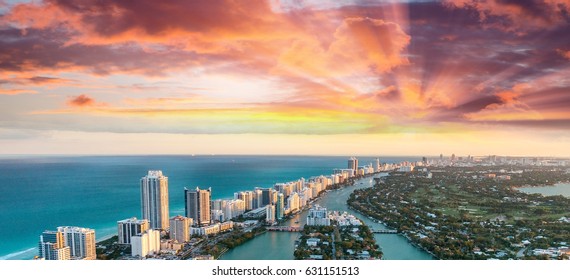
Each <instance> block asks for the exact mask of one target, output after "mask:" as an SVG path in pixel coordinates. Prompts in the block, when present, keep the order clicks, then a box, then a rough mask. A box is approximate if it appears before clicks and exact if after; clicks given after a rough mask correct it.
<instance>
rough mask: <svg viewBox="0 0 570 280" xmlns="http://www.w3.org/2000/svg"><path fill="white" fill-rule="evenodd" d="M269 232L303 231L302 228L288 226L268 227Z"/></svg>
mask: <svg viewBox="0 0 570 280" xmlns="http://www.w3.org/2000/svg"><path fill="white" fill-rule="evenodd" d="M267 230H268V231H289V232H299V231H301V227H287V226H281V227H279V226H274V227H267Z"/></svg>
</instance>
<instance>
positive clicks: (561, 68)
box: [0, 0, 570, 157]
mask: <svg viewBox="0 0 570 280" xmlns="http://www.w3.org/2000/svg"><path fill="white" fill-rule="evenodd" d="M569 34H570V0H521V1H515V0H445V1H365V0H363V1H356V0H353V1H350V0H343V1H317V0H306V1H303V0H282V1H279V0H267V1H261V0H253V1H235V0H207V1H185V0H166V1H143V0H139V1H121V0H73V1H72V0H43V1H42V0H37V1H13V0H0V154H295V155H301V154H307V155H421V156H423V155H439V154H440V153H443V154H445V155H450V154H451V153H455V154H457V155H488V154H497V155H512V156H559V157H570V145H569V144H568V143H570V110H569V109H570V36H569Z"/></svg>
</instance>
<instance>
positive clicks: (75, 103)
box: [66, 94, 96, 107]
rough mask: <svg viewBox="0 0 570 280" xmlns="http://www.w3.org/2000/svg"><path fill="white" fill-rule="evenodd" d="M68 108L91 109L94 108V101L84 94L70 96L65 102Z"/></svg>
mask: <svg viewBox="0 0 570 280" xmlns="http://www.w3.org/2000/svg"><path fill="white" fill-rule="evenodd" d="M66 104H67V105H68V106H70V107H91V106H95V105H96V102H95V99H93V98H91V97H90V96H88V95H86V94H81V95H77V96H72V97H70V98H69V99H68V100H67V103H66Z"/></svg>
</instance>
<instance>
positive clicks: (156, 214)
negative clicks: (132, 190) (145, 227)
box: [140, 170, 169, 230]
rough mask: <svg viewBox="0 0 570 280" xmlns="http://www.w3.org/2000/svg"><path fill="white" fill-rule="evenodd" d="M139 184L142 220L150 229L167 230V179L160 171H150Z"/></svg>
mask: <svg viewBox="0 0 570 280" xmlns="http://www.w3.org/2000/svg"><path fill="white" fill-rule="evenodd" d="M140 184H141V212H142V218H143V219H146V220H148V221H149V223H150V228H152V229H162V230H166V229H168V218H169V210H168V177H165V176H163V175H162V171H160V170H150V171H148V174H147V176H145V177H142V178H141V182H140Z"/></svg>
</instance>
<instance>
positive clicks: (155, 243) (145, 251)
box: [131, 229, 160, 258]
mask: <svg viewBox="0 0 570 280" xmlns="http://www.w3.org/2000/svg"><path fill="white" fill-rule="evenodd" d="M159 251H160V231H158V230H152V229H149V230H147V231H146V232H145V233H141V234H138V235H135V236H133V237H131V256H133V257H140V258H144V257H146V256H148V255H150V254H156V253H158V252H159Z"/></svg>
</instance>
